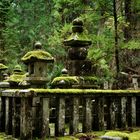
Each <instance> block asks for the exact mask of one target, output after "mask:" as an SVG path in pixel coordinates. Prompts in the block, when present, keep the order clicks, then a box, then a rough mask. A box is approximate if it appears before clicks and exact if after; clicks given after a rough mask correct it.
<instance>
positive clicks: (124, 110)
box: [121, 97, 127, 129]
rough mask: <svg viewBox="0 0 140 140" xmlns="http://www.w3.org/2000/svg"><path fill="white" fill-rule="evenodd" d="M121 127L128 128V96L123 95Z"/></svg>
mask: <svg viewBox="0 0 140 140" xmlns="http://www.w3.org/2000/svg"><path fill="white" fill-rule="evenodd" d="M121 128H124V129H125V128H127V121H126V97H121Z"/></svg>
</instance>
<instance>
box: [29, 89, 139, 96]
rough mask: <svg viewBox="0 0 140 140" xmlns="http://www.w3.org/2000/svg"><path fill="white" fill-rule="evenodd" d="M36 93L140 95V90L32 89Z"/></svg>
mask: <svg viewBox="0 0 140 140" xmlns="http://www.w3.org/2000/svg"><path fill="white" fill-rule="evenodd" d="M30 91H33V92H35V93H48V94H49V93H50V94H59V93H62V94H98V93H101V94H111V95H112V94H122V95H125V94H140V90H95V89H30Z"/></svg>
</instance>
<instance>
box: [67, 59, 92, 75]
mask: <svg viewBox="0 0 140 140" xmlns="http://www.w3.org/2000/svg"><path fill="white" fill-rule="evenodd" d="M66 67H67V69H68V72H69V75H71V76H84V75H86V76H88V75H91V69H92V63H91V61H89V60H69V61H68V62H67V65H66Z"/></svg>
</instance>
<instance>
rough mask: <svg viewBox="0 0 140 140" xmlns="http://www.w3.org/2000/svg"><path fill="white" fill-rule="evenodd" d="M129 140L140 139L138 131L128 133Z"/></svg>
mask: <svg viewBox="0 0 140 140" xmlns="http://www.w3.org/2000/svg"><path fill="white" fill-rule="evenodd" d="M129 140H140V131H136V132H133V133H130V134H129Z"/></svg>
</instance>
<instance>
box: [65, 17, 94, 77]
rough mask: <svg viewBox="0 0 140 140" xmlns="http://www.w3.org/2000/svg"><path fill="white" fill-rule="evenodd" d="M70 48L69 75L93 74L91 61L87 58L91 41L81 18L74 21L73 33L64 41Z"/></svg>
mask: <svg viewBox="0 0 140 140" xmlns="http://www.w3.org/2000/svg"><path fill="white" fill-rule="evenodd" d="M64 44H65V45H66V46H69V49H68V62H67V65H66V67H67V69H68V72H69V75H73V76H84V75H86V76H87V75H91V66H92V64H91V61H89V60H87V59H86V57H87V53H88V51H87V49H88V47H89V46H90V45H91V41H90V40H89V39H88V38H87V36H86V35H85V33H84V29H83V21H82V20H81V19H79V18H77V19H75V20H74V21H73V27H72V34H71V35H70V37H69V38H68V39H67V40H65V41H64Z"/></svg>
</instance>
